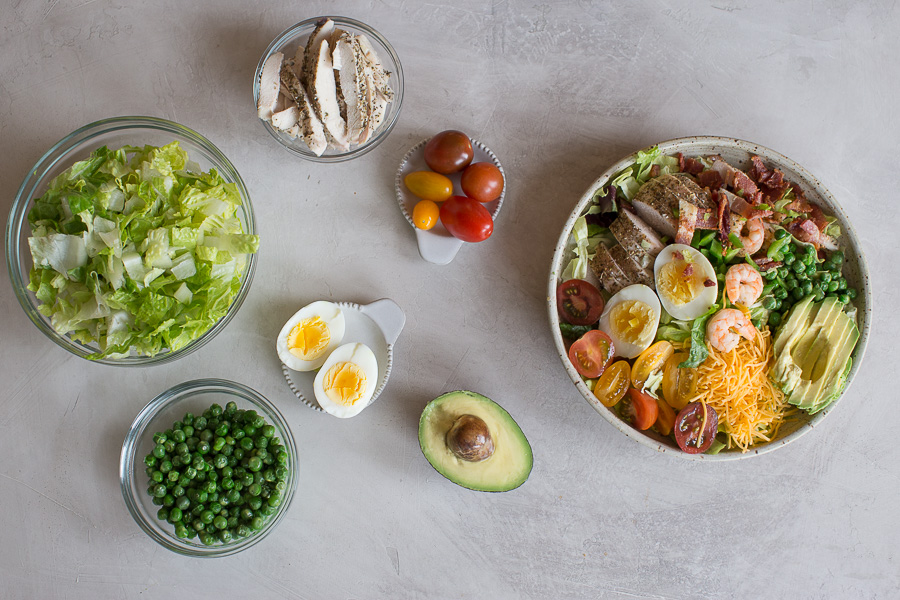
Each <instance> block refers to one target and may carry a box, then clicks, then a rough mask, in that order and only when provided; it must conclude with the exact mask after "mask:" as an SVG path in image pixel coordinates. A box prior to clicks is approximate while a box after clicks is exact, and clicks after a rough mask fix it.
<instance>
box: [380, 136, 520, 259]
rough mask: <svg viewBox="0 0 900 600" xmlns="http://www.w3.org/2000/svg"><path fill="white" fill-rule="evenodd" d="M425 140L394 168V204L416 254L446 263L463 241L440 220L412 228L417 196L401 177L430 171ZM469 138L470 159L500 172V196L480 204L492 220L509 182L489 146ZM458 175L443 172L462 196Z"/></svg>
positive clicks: (417, 200)
mask: <svg viewBox="0 0 900 600" xmlns="http://www.w3.org/2000/svg"><path fill="white" fill-rule="evenodd" d="M470 139H471V138H470ZM429 140H431V138H428V139H427V140H422V141H421V142H419V143H418V144H416V145H415V146H413V147H412V148H411V149H410V150H409V152H407V153H406V156H404V157H403V160H401V161H400V168H399V169H397V178H396V180H395V182H394V190H395V191H396V193H397V203H398V204H399V205H400V210H401V211H402V212H403V216H404V217H406V220H407V221H409V224H410V226H411V227H412V228H413V229H414V230H415V232H416V242H417V243H418V244H419V255H420V256H421V257H422V258H424V259H425V260H427V261H428V262H430V263H434V264H436V265H446V264H449V263H450V261H452V260H453V259H454V257H456V253H457V252H459V249H460V248H462V245H463V244H464V243H466V242H463V241H462V240H460V239H458V238H455V237H453V236H452V235H451V234H450V232H449V231H447V228H446V227H444V226H443V225H442V224H441V222H440V221H438V223H437V225H435V226H434V227H433V228H431V229H428V230H425V229H419V228H418V227H416V226H415V223H414V222H413V219H412V212H413V208H414V207H415V205H416V203H418V202H419V200H420V198H418V197H416V196H415V195H414V194H413V193H412V192H410V191H409V190H408V189H406V184H404V183H403V178H404V177H406V176H407V175H409V174H410V173H414V172H416V171H430V170H431V169H429V168H428V165H427V164H425V144H427V143H428V142H429ZM471 141H472V150H473V151H474V154H475V156H474V158H473V159H472V162H473V163H476V162H491V163H494V165H496V167H497V168H498V169H500V173H501V174H502V175H503V191H502V192H501V193H500V197H499V198H497V199H496V200H494V201H492V202H486V203H485V204H484V207H485V208H486V209H487V210H488V212H489V213H491V218H492V219H493V220H494V222H495V223H496V221H497V215H498V214H500V207H501V206H503V199H504V198H506V189H507V187H509V186H508V185H507V184H508V183H509V182H508V181H507V180H506V172H504V171H503V165H501V164H500V160H499V159H497V156H496V155H495V154H494V153H493V152H491V149H490V148H488V147H487V146H485V145H484V144H482V143H481V142H479V141H478V140H475V139H471ZM461 175H462V174H461V173H452V174H450V175H447V177H449V178H450V181H452V182H453V193H454V195H457V196H461V195H463V191H462V186H460V184H459V179H460V177H461Z"/></svg>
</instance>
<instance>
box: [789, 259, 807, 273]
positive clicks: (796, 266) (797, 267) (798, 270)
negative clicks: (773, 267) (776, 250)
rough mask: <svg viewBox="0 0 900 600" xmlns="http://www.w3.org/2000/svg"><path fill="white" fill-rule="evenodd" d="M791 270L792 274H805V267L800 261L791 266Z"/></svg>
mask: <svg viewBox="0 0 900 600" xmlns="http://www.w3.org/2000/svg"><path fill="white" fill-rule="evenodd" d="M791 269H792V270H793V271H794V273H801V272H806V265H804V264H803V263H802V262H800V261H797V262H795V263H793V264H792V265H791Z"/></svg>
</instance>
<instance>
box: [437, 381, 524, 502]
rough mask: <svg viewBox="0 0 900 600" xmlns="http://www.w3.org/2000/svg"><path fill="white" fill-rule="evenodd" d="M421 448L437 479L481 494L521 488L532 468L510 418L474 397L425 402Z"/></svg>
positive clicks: (451, 396)
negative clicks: (438, 474) (437, 476)
mask: <svg viewBox="0 0 900 600" xmlns="http://www.w3.org/2000/svg"><path fill="white" fill-rule="evenodd" d="M419 446H421V448H422V454H424V455H425V458H426V459H428V462H430V463H431V466H432V467H434V469H435V470H436V471H437V472H438V473H440V474H441V475H443V476H444V477H446V478H447V479H449V480H450V481H452V482H453V483H455V484H457V485H461V486H463V487H465V488H469V489H470V490H477V491H480V492H506V491H509V490H512V489H515V488H517V487H519V486H520V485H522V484H523V483H525V481H526V480H527V479H528V475H530V474H531V467H532V465H533V462H534V458H533V455H532V453H531V445H529V443H528V440H527V439H525V434H523V433H522V430H521V429H520V428H519V425H518V424H517V423H516V422H515V421H514V420H513V418H512V417H511V416H509V413H508V412H506V411H505V410H503V408H502V407H501V406H500V405H499V404H497V403H496V402H494V401H493V400H491V399H490V398H486V397H485V396H482V395H481V394H476V393H475V392H467V391H457V392H449V393H446V394H444V395H442V396H438V397H437V398H435V399H434V400H432V401H431V402H429V403H428V405H427V406H426V407H425V410H423V411H422V418H421V419H419Z"/></svg>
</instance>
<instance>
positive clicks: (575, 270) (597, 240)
mask: <svg viewBox="0 0 900 600" xmlns="http://www.w3.org/2000/svg"><path fill="white" fill-rule="evenodd" d="M569 243H570V244H571V245H572V247H571V252H572V253H573V254H574V256H573V257H572V259H571V260H570V261H569V264H568V265H566V268H565V269H564V270H563V274H562V278H561V279H560V281H561V282H562V281H569V280H570V279H584V278H585V277H587V270H588V263H590V260H591V256H593V254H594V251H595V250H596V249H597V245H598V244H601V243H607V244H611V243H612V234H611V233H610V231H609V229H607V228H606V227H600V226H598V225H588V223H587V219H586V218H585V217H583V216H581V217H578V218H577V219H576V220H575V224H574V225H573V226H572V234H571V236H570V237H569Z"/></svg>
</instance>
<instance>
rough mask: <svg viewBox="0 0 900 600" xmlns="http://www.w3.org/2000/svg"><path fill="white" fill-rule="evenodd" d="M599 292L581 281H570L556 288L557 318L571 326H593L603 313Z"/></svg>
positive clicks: (601, 298)
mask: <svg viewBox="0 0 900 600" xmlns="http://www.w3.org/2000/svg"><path fill="white" fill-rule="evenodd" d="M603 304H604V302H603V296H601V295H600V290H598V289H597V288H595V287H594V286H593V285H591V284H590V283H589V282H587V281H584V280H583V279H570V280H568V281H566V282H563V283H561V284H559V287H557V288H556V308H557V310H558V311H559V318H561V319H562V320H564V321H566V322H567V323H571V324H572V325H593V324H594V323H596V322H597V320H598V319H599V318H600V315H601V314H602V313H603Z"/></svg>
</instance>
